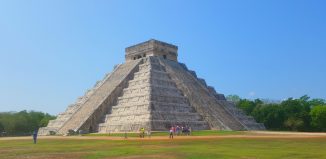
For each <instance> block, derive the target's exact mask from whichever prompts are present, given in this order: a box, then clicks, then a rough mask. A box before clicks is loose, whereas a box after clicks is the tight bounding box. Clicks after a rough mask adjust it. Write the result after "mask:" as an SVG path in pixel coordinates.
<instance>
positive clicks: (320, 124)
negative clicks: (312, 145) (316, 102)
mask: <svg viewBox="0 0 326 159" xmlns="http://www.w3.org/2000/svg"><path fill="white" fill-rule="evenodd" d="M310 114H311V118H312V125H313V126H314V127H315V128H317V129H318V130H319V131H326V106H315V107H314V108H312V110H311V112H310Z"/></svg>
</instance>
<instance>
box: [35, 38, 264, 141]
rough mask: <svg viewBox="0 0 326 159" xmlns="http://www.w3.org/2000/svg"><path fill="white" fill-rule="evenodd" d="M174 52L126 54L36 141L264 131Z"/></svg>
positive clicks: (154, 47)
mask: <svg viewBox="0 0 326 159" xmlns="http://www.w3.org/2000/svg"><path fill="white" fill-rule="evenodd" d="M177 50H178V48H177V46H174V45H171V44H168V43H164V42H160V41H157V40H149V41H146V42H144V43H140V44H137V45H134V46H131V47H128V48H126V62H125V63H124V64H120V65H118V66H116V67H115V68H114V70H113V71H112V73H110V74H107V75H106V76H105V77H104V79H103V80H101V81H99V82H97V83H96V85H95V86H94V87H93V88H92V89H91V90H89V91H87V92H86V93H85V95H84V96H83V97H80V98H78V100H77V101H76V103H74V104H72V105H70V106H68V108H67V110H66V111H65V112H64V113H61V114H59V115H58V116H57V119H55V120H51V121H50V122H49V124H48V125H47V127H43V128H40V129H39V135H49V134H50V133H51V132H54V133H56V134H62V135H64V134H67V132H69V131H75V132H79V131H83V132H96V133H111V132H137V131H138V130H139V129H140V128H142V127H144V128H146V129H150V130H152V131H166V130H168V129H169V127H171V126H173V125H181V126H188V127H191V128H192V130H208V129H215V130H264V129H265V127H264V125H263V124H260V123H257V122H256V121H255V120H254V119H253V118H252V117H250V116H247V115H245V113H244V112H243V111H241V110H240V109H238V108H237V107H236V106H235V105H234V104H233V103H231V102H228V101H226V99H225V97H224V95H223V94H220V93H217V92H216V91H215V89H214V88H213V87H211V86H208V85H207V84H206V82H205V80H204V79H201V78H198V77H197V75H196V72H195V71H192V70H189V69H188V68H187V67H186V65H185V64H182V63H179V62H178V60H177V55H178V54H177Z"/></svg>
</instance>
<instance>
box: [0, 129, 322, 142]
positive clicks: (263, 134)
mask: <svg viewBox="0 0 326 159" xmlns="http://www.w3.org/2000/svg"><path fill="white" fill-rule="evenodd" d="M228 138H248V139H250V138H253V139H255V138H257V139H258V138H262V139H264V138H271V139H272V138H278V139H280V138H284V139H291V138H326V133H303V132H276V131H248V132H246V133H245V134H242V135H215V136H174V140H196V139H199V140H201V139H228ZM30 139H31V137H30V136H24V137H0V140H30ZM38 139H39V140H42V139H78V140H80V139H84V140H158V141H161V140H171V139H169V136H168V135H167V136H152V137H150V138H148V137H146V138H137V137H128V138H127V139H125V138H124V137H110V136H39V137H38Z"/></svg>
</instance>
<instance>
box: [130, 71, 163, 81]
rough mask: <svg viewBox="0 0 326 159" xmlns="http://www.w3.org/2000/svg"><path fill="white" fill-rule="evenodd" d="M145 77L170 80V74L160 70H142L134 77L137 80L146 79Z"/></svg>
mask: <svg viewBox="0 0 326 159" xmlns="http://www.w3.org/2000/svg"><path fill="white" fill-rule="evenodd" d="M144 77H156V78H160V79H167V80H168V79H169V76H168V73H166V72H164V71H159V70H140V71H139V72H136V73H135V75H134V78H135V79H138V78H144Z"/></svg>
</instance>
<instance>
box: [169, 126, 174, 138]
mask: <svg viewBox="0 0 326 159" xmlns="http://www.w3.org/2000/svg"><path fill="white" fill-rule="evenodd" d="M173 129H174V128H173V126H172V127H171V128H170V139H173Z"/></svg>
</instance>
